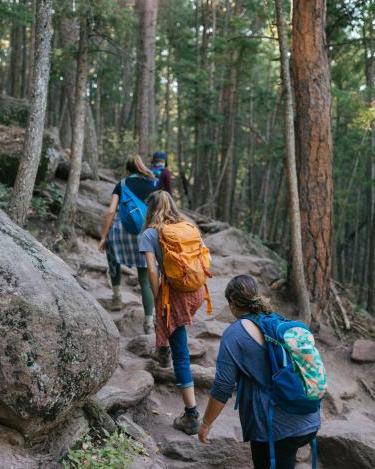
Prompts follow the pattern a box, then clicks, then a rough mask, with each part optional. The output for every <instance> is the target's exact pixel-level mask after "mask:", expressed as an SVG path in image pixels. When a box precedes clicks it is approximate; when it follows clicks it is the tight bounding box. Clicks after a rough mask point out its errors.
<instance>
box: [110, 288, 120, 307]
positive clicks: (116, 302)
mask: <svg viewBox="0 0 375 469" xmlns="http://www.w3.org/2000/svg"><path fill="white" fill-rule="evenodd" d="M112 290H113V295H112V303H111V310H112V311H121V309H122V298H121V291H120V286H115V287H112Z"/></svg>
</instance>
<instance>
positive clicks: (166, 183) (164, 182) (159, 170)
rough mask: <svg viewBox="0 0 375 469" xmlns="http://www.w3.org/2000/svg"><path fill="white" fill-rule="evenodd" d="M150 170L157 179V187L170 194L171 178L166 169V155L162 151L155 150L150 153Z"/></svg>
mask: <svg viewBox="0 0 375 469" xmlns="http://www.w3.org/2000/svg"><path fill="white" fill-rule="evenodd" d="M150 169H151V171H152V173H153V174H154V176H155V177H157V178H158V181H159V189H160V190H163V191H166V192H168V193H169V194H172V180H171V179H172V178H171V173H170V171H169V169H168V155H167V154H166V153H165V152H164V151H156V152H155V153H154V154H153V155H152V160H151V168H150Z"/></svg>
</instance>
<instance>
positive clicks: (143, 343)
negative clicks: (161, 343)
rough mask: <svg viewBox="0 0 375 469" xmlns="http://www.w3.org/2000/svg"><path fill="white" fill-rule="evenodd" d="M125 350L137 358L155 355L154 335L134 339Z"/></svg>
mask: <svg viewBox="0 0 375 469" xmlns="http://www.w3.org/2000/svg"><path fill="white" fill-rule="evenodd" d="M127 349H128V350H129V351H130V352H132V353H134V354H135V355H138V356H139V357H145V358H148V357H152V356H153V355H154V353H155V334H150V335H138V336H137V337H134V339H132V340H130V342H129V343H128V346H127Z"/></svg>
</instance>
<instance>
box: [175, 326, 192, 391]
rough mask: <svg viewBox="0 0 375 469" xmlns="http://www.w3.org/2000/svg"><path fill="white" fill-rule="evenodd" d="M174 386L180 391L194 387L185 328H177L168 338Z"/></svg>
mask: <svg viewBox="0 0 375 469" xmlns="http://www.w3.org/2000/svg"><path fill="white" fill-rule="evenodd" d="M169 345H170V346H171V352H172V360H173V369H174V374H175V377H176V386H177V387H178V388H180V389H185V388H191V387H192V386H194V382H193V376H192V374H191V370H190V355H189V347H188V341H187V333H186V328H185V326H181V327H178V328H177V329H176V330H175V331H174V332H173V334H172V335H171V336H170V337H169Z"/></svg>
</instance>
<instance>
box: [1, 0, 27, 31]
mask: <svg viewBox="0 0 375 469" xmlns="http://www.w3.org/2000/svg"><path fill="white" fill-rule="evenodd" d="M31 20H32V16H31V14H30V11H29V9H28V7H27V5H24V4H22V3H18V2H14V1H10V0H3V1H2V2H0V26H1V27H2V26H3V25H7V24H8V23H9V22H11V23H12V24H13V25H14V26H25V25H28V24H30V23H31Z"/></svg>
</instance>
